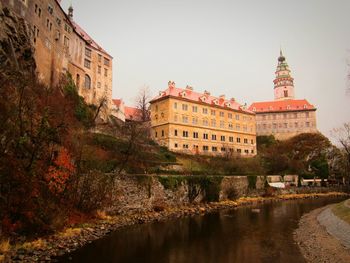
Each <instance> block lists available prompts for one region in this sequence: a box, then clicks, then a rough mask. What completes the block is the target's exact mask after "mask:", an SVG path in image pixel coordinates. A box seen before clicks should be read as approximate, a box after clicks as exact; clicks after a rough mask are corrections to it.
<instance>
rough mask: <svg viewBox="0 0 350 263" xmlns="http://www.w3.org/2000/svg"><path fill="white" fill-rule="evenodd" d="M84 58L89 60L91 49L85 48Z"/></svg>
mask: <svg viewBox="0 0 350 263" xmlns="http://www.w3.org/2000/svg"><path fill="white" fill-rule="evenodd" d="M85 56H87V57H88V58H91V49H89V48H85Z"/></svg>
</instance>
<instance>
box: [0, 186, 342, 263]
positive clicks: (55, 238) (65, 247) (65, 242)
mask: <svg viewBox="0 0 350 263" xmlns="http://www.w3.org/2000/svg"><path fill="white" fill-rule="evenodd" d="M340 196H344V197H345V196H349V195H347V194H345V193H337V192H331V193H318V194H289V195H279V196H274V197H252V198H240V199H238V200H236V201H222V202H213V203H199V204H191V205H187V206H181V207H164V208H161V207H159V208H157V209H155V210H156V211H153V212H143V213H136V214H127V215H123V216H113V217H110V216H106V215H103V214H101V215H100V218H101V219H100V220H94V221H91V222H87V223H85V224H83V225H78V226H70V227H68V228H66V229H65V230H64V231H62V232H60V233H57V234H55V235H52V236H48V237H44V238H42V239H38V240H35V241H32V242H26V243H22V244H17V245H13V246H11V247H10V248H9V249H8V251H7V252H6V254H5V255H3V256H2V262H37V261H55V258H57V257H59V256H62V255H64V254H67V253H70V252H72V251H74V250H76V249H78V248H80V247H82V246H84V245H85V244H87V243H90V242H92V241H94V240H97V239H99V238H102V237H104V236H105V235H107V234H108V233H110V232H112V231H114V230H116V229H118V228H120V227H124V226H130V225H134V224H143V223H149V222H153V221H163V220H167V219H171V218H179V217H183V216H191V215H198V214H205V213H210V212H214V211H217V210H221V209H232V208H236V207H239V206H244V205H257V204H260V203H265V202H278V201H283V200H295V199H308V198H322V197H340ZM0 262H1V257H0Z"/></svg>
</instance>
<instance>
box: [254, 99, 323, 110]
mask: <svg viewBox="0 0 350 263" xmlns="http://www.w3.org/2000/svg"><path fill="white" fill-rule="evenodd" d="M249 110H251V111H253V112H256V113H261V112H276V111H303V110H316V108H315V106H314V105H312V104H310V103H309V102H308V101H307V100H276V101H264V102H255V103H253V104H252V105H250V107H249Z"/></svg>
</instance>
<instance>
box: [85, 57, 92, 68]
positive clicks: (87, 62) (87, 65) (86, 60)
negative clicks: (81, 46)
mask: <svg viewBox="0 0 350 263" xmlns="http://www.w3.org/2000/svg"><path fill="white" fill-rule="evenodd" d="M84 66H85V67H86V68H91V61H90V60H88V59H85V60H84Z"/></svg>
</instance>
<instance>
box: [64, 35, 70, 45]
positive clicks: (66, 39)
mask: <svg viewBox="0 0 350 263" xmlns="http://www.w3.org/2000/svg"><path fill="white" fill-rule="evenodd" d="M63 45H64V46H65V47H69V38H68V37H66V36H64V40H63Z"/></svg>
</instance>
